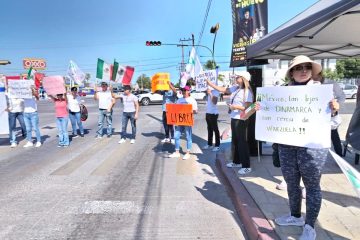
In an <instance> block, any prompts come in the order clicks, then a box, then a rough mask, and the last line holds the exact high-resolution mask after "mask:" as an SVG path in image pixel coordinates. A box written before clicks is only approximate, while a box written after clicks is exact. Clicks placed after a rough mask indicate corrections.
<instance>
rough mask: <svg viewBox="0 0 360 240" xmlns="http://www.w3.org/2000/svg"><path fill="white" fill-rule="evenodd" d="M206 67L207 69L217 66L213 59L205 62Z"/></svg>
mask: <svg viewBox="0 0 360 240" xmlns="http://www.w3.org/2000/svg"><path fill="white" fill-rule="evenodd" d="M204 68H205V69H207V70H211V69H215V68H216V63H215V62H214V61H213V60H208V61H207V62H206V63H205V65H204Z"/></svg>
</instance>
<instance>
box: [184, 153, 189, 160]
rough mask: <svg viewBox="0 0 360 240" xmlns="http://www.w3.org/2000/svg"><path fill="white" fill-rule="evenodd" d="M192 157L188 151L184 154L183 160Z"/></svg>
mask: <svg viewBox="0 0 360 240" xmlns="http://www.w3.org/2000/svg"><path fill="white" fill-rule="evenodd" d="M190 157H191V155H190V153H186V154H185V155H184V156H183V160H187V159H189V158H190Z"/></svg>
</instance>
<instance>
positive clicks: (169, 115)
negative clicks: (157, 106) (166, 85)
mask: <svg viewBox="0 0 360 240" xmlns="http://www.w3.org/2000/svg"><path fill="white" fill-rule="evenodd" d="M166 119H167V124H169V125H176V126H194V116H193V109H192V105H191V104H174V103H167V104H166Z"/></svg>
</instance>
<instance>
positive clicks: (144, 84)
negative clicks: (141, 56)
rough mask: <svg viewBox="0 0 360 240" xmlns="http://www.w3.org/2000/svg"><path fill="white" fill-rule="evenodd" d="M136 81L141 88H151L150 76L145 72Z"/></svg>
mask: <svg viewBox="0 0 360 240" xmlns="http://www.w3.org/2000/svg"><path fill="white" fill-rule="evenodd" d="M136 83H137V84H138V85H139V88H140V89H150V88H151V80H150V77H148V76H146V75H145V74H141V75H140V76H139V77H138V78H137V80H136Z"/></svg>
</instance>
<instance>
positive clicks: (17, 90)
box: [8, 80, 34, 98]
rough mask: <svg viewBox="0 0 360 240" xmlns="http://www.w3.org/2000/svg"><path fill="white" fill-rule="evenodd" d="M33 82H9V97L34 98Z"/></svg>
mask: <svg viewBox="0 0 360 240" xmlns="http://www.w3.org/2000/svg"><path fill="white" fill-rule="evenodd" d="M33 85H34V81H33V80H9V81H8V96H9V98H32V92H31V86H33Z"/></svg>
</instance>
